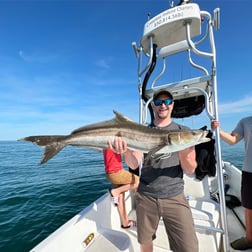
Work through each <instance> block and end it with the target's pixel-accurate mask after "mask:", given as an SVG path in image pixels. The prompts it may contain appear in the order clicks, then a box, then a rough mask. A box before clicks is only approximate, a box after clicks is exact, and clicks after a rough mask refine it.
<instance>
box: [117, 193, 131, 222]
mask: <svg viewBox="0 0 252 252" xmlns="http://www.w3.org/2000/svg"><path fill="white" fill-rule="evenodd" d="M124 198H125V193H121V194H120V196H119V202H118V206H117V210H118V213H119V216H120V219H121V223H122V226H124V227H127V226H128V225H129V218H128V214H127V211H126V207H125V201H124Z"/></svg>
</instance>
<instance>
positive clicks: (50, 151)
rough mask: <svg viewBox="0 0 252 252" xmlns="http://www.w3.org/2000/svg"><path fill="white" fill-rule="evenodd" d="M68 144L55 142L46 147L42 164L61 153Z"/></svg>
mask: <svg viewBox="0 0 252 252" xmlns="http://www.w3.org/2000/svg"><path fill="white" fill-rule="evenodd" d="M65 146H66V144H65V143H64V142H54V143H51V144H49V145H46V147H45V151H44V155H43V158H42V160H41V161H40V164H44V163H46V162H47V161H48V160H49V159H51V158H52V157H54V156H55V155H56V154H57V153H58V152H60V151H61V150H62V149H63V148H64V147H65Z"/></svg>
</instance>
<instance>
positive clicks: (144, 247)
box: [140, 242, 153, 252]
mask: <svg viewBox="0 0 252 252" xmlns="http://www.w3.org/2000/svg"><path fill="white" fill-rule="evenodd" d="M140 251H141V252H152V251H153V243H152V242H151V243H147V244H141V245H140Z"/></svg>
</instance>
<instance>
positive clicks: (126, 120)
mask: <svg viewBox="0 0 252 252" xmlns="http://www.w3.org/2000/svg"><path fill="white" fill-rule="evenodd" d="M113 112H114V114H115V115H116V119H117V120H119V121H121V122H134V121H133V120H131V119H130V118H128V117H127V116H124V115H123V114H121V113H119V112H117V111H115V110H113ZM134 123H135V122H134Z"/></svg>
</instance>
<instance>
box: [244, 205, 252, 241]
mask: <svg viewBox="0 0 252 252" xmlns="http://www.w3.org/2000/svg"><path fill="white" fill-rule="evenodd" d="M245 221H246V238H247V240H248V241H250V242H252V209H248V208H245Z"/></svg>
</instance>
